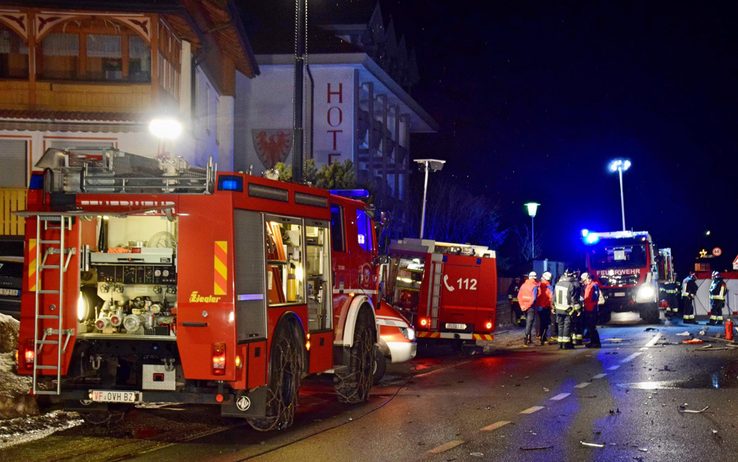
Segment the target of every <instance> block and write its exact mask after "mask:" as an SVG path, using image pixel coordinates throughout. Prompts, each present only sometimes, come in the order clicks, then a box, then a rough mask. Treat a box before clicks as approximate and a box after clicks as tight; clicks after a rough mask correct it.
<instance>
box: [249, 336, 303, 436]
mask: <svg viewBox="0 0 738 462" xmlns="http://www.w3.org/2000/svg"><path fill="white" fill-rule="evenodd" d="M301 345H302V344H301V342H300V339H299V335H298V334H297V332H296V330H295V328H294V327H293V325H292V323H290V322H282V323H281V324H280V325H279V327H278V328H277V332H276V333H275V335H274V341H273V343H272V349H271V353H270V357H269V383H268V385H267V386H268V389H267V403H266V417H264V418H258V419H249V420H248V423H249V425H251V427H252V428H253V429H254V430H258V431H270V430H282V429H284V428H287V427H289V426H290V425H292V422H293V420H294V418H295V409H296V408H297V396H298V390H299V389H300V379H301V378H302V373H303V360H302V352H301V350H300V349H301Z"/></svg>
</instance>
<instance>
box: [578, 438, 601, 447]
mask: <svg viewBox="0 0 738 462" xmlns="http://www.w3.org/2000/svg"><path fill="white" fill-rule="evenodd" d="M579 444H581V445H582V446H587V447H588V448H604V447H605V445H604V444H602V443H587V442H586V441H581V440H580V441H579Z"/></svg>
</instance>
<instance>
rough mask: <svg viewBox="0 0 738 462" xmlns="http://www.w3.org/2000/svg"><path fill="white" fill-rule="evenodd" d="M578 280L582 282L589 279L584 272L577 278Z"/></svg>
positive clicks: (587, 274)
mask: <svg viewBox="0 0 738 462" xmlns="http://www.w3.org/2000/svg"><path fill="white" fill-rule="evenodd" d="M579 279H581V280H582V281H586V280H587V279H589V273H587V272H586V271H585V272H584V273H582V275H581V276H579Z"/></svg>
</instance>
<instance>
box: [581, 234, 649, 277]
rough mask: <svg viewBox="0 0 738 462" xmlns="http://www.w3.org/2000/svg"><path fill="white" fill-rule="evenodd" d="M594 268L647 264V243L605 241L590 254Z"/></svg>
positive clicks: (641, 265)
mask: <svg viewBox="0 0 738 462" xmlns="http://www.w3.org/2000/svg"><path fill="white" fill-rule="evenodd" d="M589 263H590V266H591V267H592V269H595V270H605V269H620V268H640V267H643V266H645V265H646V244H645V243H643V242H638V243H634V242H630V243H627V242H612V241H611V242H604V241H601V242H600V243H599V245H597V246H596V247H594V248H592V249H591V250H590V254H589Z"/></svg>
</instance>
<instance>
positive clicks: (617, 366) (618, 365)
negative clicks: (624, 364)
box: [607, 364, 620, 371]
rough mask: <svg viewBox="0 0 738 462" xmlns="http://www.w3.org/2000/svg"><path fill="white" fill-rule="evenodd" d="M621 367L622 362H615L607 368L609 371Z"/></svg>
mask: <svg viewBox="0 0 738 462" xmlns="http://www.w3.org/2000/svg"><path fill="white" fill-rule="evenodd" d="M618 369H620V364H615V365H614V366H610V367H608V368H607V370H608V371H616V370H618Z"/></svg>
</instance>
